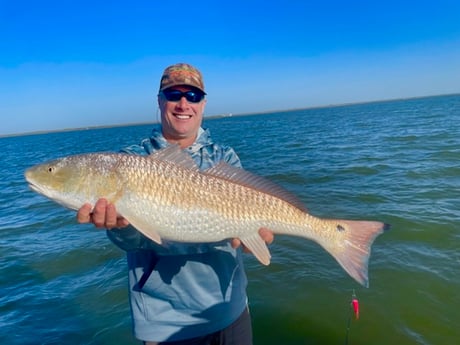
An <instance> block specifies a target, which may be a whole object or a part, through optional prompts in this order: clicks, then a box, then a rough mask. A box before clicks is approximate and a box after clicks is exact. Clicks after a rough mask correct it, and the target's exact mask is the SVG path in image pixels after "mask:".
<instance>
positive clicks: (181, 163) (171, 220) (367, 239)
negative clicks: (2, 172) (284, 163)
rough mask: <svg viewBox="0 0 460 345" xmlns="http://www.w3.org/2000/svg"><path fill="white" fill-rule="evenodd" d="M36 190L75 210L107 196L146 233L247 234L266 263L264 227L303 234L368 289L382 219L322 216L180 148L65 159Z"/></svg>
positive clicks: (36, 180) (43, 169)
mask: <svg viewBox="0 0 460 345" xmlns="http://www.w3.org/2000/svg"><path fill="white" fill-rule="evenodd" d="M25 178H26V180H27V182H28V183H29V186H30V187H31V189H32V190H34V191H36V192H38V193H40V194H42V195H44V196H46V197H48V198H49V199H51V200H54V201H55V202H57V203H59V204H62V205H63V206H65V207H68V208H70V209H73V210H78V209H79V208H80V207H81V206H82V205H83V204H85V203H90V204H92V205H94V204H95V203H96V201H97V200H98V199H100V198H106V199H107V200H108V201H109V202H111V203H113V204H114V205H115V206H116V209H117V211H118V213H119V215H120V216H122V217H124V218H126V219H127V220H128V221H129V222H130V224H131V225H132V226H134V227H135V228H136V229H137V230H138V231H140V232H141V233H142V234H144V235H145V236H147V237H148V238H150V239H151V240H153V241H155V242H157V243H159V244H161V243H162V240H163V239H165V240H166V239H167V240H171V241H178V242H191V243H205V242H217V241H221V240H224V239H230V238H239V239H240V240H241V242H242V243H243V244H244V245H245V246H246V247H247V248H248V249H249V250H250V251H251V252H252V253H253V254H254V255H255V257H256V258H257V259H258V260H259V261H260V262H261V263H262V264H264V265H268V264H269V263H270V258H271V256H270V252H269V249H268V247H267V245H266V243H265V242H264V241H263V240H262V238H261V237H260V236H259V233H258V230H259V229H260V228H262V227H264V228H268V229H270V230H271V231H273V233H275V234H280V235H281V234H282V235H290V236H298V237H303V238H306V239H309V240H312V241H315V242H317V243H318V244H319V245H320V246H322V247H323V248H324V249H325V250H326V251H328V252H329V253H330V254H331V255H332V256H333V257H334V258H335V259H336V260H337V262H338V263H339V264H340V265H341V266H342V267H343V268H344V270H345V271H346V272H348V274H350V276H351V277H353V278H354V279H355V280H356V281H358V282H359V283H360V284H362V285H364V286H368V267H367V265H368V260H369V256H370V251H371V245H372V243H373V241H374V239H375V238H376V237H377V236H378V235H379V234H380V233H382V232H383V231H384V230H386V229H387V228H388V225H387V224H384V223H382V222H378V221H355V220H341V219H322V218H318V217H315V216H313V215H310V214H309V213H308V212H307V210H306V208H305V207H304V206H303V205H302V204H301V203H300V202H299V201H298V200H297V198H296V197H295V196H293V195H291V194H290V193H288V192H287V191H285V190H284V189H282V188H281V187H279V186H276V185H275V184H273V183H271V182H269V181H268V180H266V179H264V178H261V177H258V176H256V175H253V174H251V173H249V172H247V171H245V170H243V169H238V168H234V167H231V166H229V165H227V164H225V163H222V162H221V163H219V164H217V165H216V166H214V167H212V168H210V169H208V170H205V171H200V170H199V169H198V167H197V166H196V164H195V162H194V161H193V159H192V158H191V157H190V156H189V155H188V154H187V153H185V152H184V151H182V150H181V149H180V148H179V147H177V146H169V147H168V148H166V149H163V150H160V151H157V152H155V153H154V154H152V155H149V156H140V155H128V154H122V153H91V154H82V155H73V156H67V157H63V158H60V159H57V160H54V161H51V162H47V163H44V164H39V165H36V166H33V167H31V168H29V169H27V170H26V172H25Z"/></svg>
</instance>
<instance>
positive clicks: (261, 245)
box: [240, 233, 271, 265]
mask: <svg viewBox="0 0 460 345" xmlns="http://www.w3.org/2000/svg"><path fill="white" fill-rule="evenodd" d="M240 240H241V242H242V243H243V244H244V245H245V246H246V247H247V248H248V249H249V250H250V251H251V252H252V254H254V256H255V257H256V258H257V260H259V261H260V262H261V263H262V264H264V265H269V264H270V258H271V255H270V251H269V250H268V247H267V244H266V243H265V241H264V240H263V239H262V237H260V236H259V234H258V233H256V234H255V235H254V236H251V237H245V238H240Z"/></svg>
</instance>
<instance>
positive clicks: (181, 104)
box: [177, 96, 189, 108]
mask: <svg viewBox="0 0 460 345" xmlns="http://www.w3.org/2000/svg"><path fill="white" fill-rule="evenodd" d="M177 104H178V105H179V107H181V108H187V107H188V106H189V104H188V101H187V99H186V98H185V97H184V96H182V97H181V98H180V100H179V102H177Z"/></svg>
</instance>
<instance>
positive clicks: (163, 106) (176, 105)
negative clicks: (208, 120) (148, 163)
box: [158, 85, 206, 148]
mask: <svg viewBox="0 0 460 345" xmlns="http://www.w3.org/2000/svg"><path fill="white" fill-rule="evenodd" d="M167 91H181V92H187V91H196V90H195V89H194V88H192V87H189V86H185V85H180V86H173V87H171V88H169V89H167V90H165V92H167ZM158 105H159V107H160V112H161V124H162V128H163V136H164V137H165V139H166V140H168V141H169V142H174V143H178V144H179V145H180V146H181V147H182V148H185V147H188V146H190V145H192V144H193V142H194V141H195V139H196V136H197V134H198V129H199V128H200V126H201V122H202V120H203V111H204V107H205V105H206V100H205V99H204V98H203V99H202V100H201V101H200V102H198V103H193V102H189V101H187V99H186V98H185V97H181V98H180V99H179V100H178V101H168V100H167V99H166V97H165V96H164V95H163V94H161V93H160V95H159V96H158Z"/></svg>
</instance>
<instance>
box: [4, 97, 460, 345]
mask: <svg viewBox="0 0 460 345" xmlns="http://www.w3.org/2000/svg"><path fill="white" fill-rule="evenodd" d="M459 123H460V96H459V95H456V96H442V97H430V98H423V99H412V100H401V101H392V102H381V103H371V104H362V105H350V106H343V107H331V108H322V109H309V110H299V111H292V112H280V113H272V114H265V115H257V116H244V117H243V116H242V117H229V118H220V119H214V120H206V121H205V126H206V127H208V128H210V129H211V132H212V134H213V136H214V137H215V138H216V139H218V140H219V141H220V142H223V143H226V144H228V145H231V146H233V147H234V148H235V150H236V151H237V152H238V153H239V155H240V158H241V160H242V162H243V164H244V166H245V168H246V169H248V170H250V171H252V172H254V173H257V174H259V175H263V176H265V177H267V178H269V179H271V180H273V181H275V182H277V183H279V184H281V185H282V186H284V187H285V188H287V189H288V190H290V191H292V192H293V193H295V194H296V195H298V196H299V197H300V198H301V199H302V200H303V201H304V202H305V204H306V205H307V206H308V208H309V210H310V211H311V213H313V214H315V215H318V216H328V217H343V218H352V219H358V218H362V219H364V218H365V219H376V220H381V221H384V222H387V223H390V224H392V230H391V231H389V232H387V233H385V234H383V235H382V236H380V237H378V238H377V240H376V242H375V243H374V246H373V251H372V256H371V260H370V264H369V276H370V288H369V289H365V288H362V287H360V286H359V285H358V284H357V283H355V282H354V281H353V280H352V279H351V278H350V277H349V276H348V275H347V274H346V273H345V272H344V271H343V270H342V269H341V268H340V267H339V266H338V264H337V263H336V262H335V261H334V260H333V259H332V258H331V257H330V256H329V255H328V254H327V253H325V252H324V250H323V249H322V248H320V247H319V246H317V245H316V244H314V243H310V242H308V241H304V240H299V239H295V238H289V237H282V236H278V237H277V238H276V240H275V243H274V244H273V245H272V246H271V251H272V255H273V258H272V264H271V265H270V266H268V267H264V266H261V265H260V264H259V263H258V262H257V261H256V260H255V259H254V258H253V257H251V256H249V255H247V257H246V264H247V272H248V276H249V282H250V283H249V288H248V293H249V298H250V306H251V314H252V318H253V325H254V338H255V344H257V345H262V344H263V345H266V344H284V345H287V344H346V343H348V344H350V345H351V344H356V345H359V344H433V345H444V344H446V345H447V344H456V343H457V342H458V339H460V329H459V328H458V325H459V324H460V312H459V311H458V308H459V307H460V295H459V293H458V291H460V274H459V273H460V269H459V267H460V250H459V248H460V230H459V229H458V224H459V219H460V207H459V200H460V164H459V162H460V126H459ZM150 127H151V126H130V127H119V128H107V129H94V130H85V131H73V132H72V131H71V132H60V133H49V134H43V135H30V136H20V137H9V138H2V139H0V152H1V156H0V172H1V176H2V178H1V180H0V201H1V202H0V231H1V236H0V257H1V261H0V270H1V272H0V291H1V294H0V343H2V344H110V343H115V344H139V342H138V341H136V340H135V339H133V337H132V335H131V319H130V312H129V306H128V298H127V277H126V276H127V274H126V264H125V260H124V253H123V252H122V251H121V250H119V249H118V248H116V247H115V246H114V245H112V244H111V243H110V242H109V241H108V239H107V238H106V236H105V232H104V231H100V230H97V229H95V228H94V227H92V226H90V225H78V224H76V221H75V214H74V212H72V211H69V210H66V209H64V208H61V207H59V206H57V205H56V204H54V203H53V202H51V201H48V200H47V199H45V198H43V197H41V196H39V195H37V194H35V193H33V192H31V191H29V190H28V188H27V186H26V184H25V181H24V179H23V176H22V174H23V171H24V169H25V168H26V167H28V166H30V165H33V164H35V163H39V162H43V161H44V160H47V159H51V158H55V157H59V156H64V155H68V154H73V153H81V152H90V151H101V150H118V149H119V148H120V147H122V146H124V145H127V144H131V143H136V142H139V140H140V139H141V138H143V137H146V136H148V134H149V133H150ZM353 291H354V292H355V293H356V295H357V297H358V299H359V301H360V306H361V315H360V319H359V320H354V319H352V320H351V322H350V327H349V331H348V335H347V325H348V322H349V318H350V316H351V310H350V300H351V296H352V293H353Z"/></svg>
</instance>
